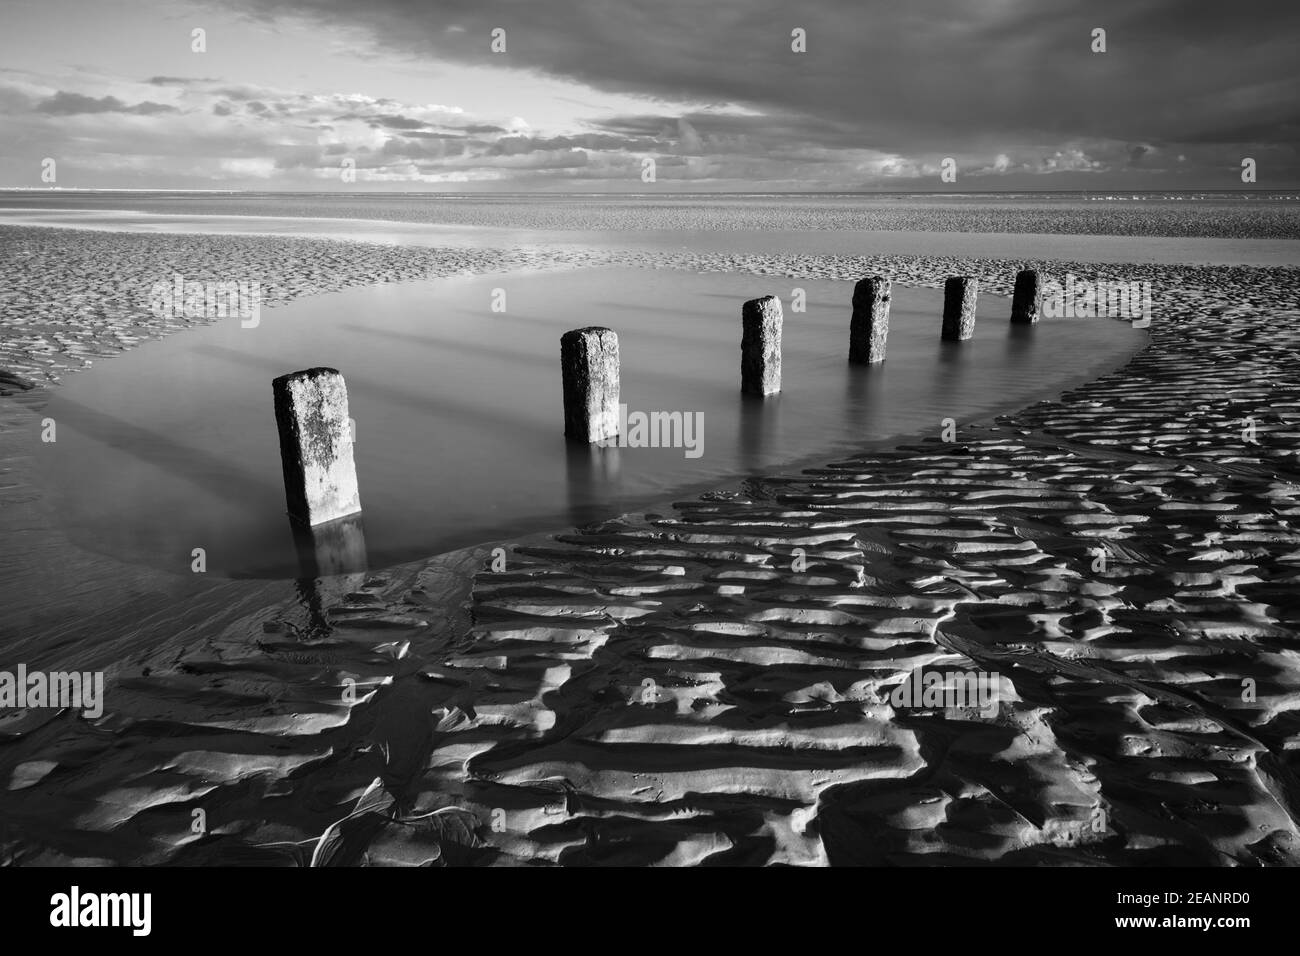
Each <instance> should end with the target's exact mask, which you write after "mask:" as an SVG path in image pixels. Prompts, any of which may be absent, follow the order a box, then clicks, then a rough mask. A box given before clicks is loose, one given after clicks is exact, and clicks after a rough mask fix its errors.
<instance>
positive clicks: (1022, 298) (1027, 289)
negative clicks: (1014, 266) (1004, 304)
mask: <svg viewBox="0 0 1300 956" xmlns="http://www.w3.org/2000/svg"><path fill="white" fill-rule="evenodd" d="M1042 303H1043V285H1042V280H1041V278H1040V276H1039V275H1038V270H1036V269H1022V270H1021V271H1020V272H1017V273H1016V291H1015V294H1014V295H1013V296H1012V297H1011V321H1012V322H1015V323H1017V324H1023V325H1030V324H1033V323H1034V322H1037V321H1038V314H1039V311H1040V310H1041V308H1042Z"/></svg>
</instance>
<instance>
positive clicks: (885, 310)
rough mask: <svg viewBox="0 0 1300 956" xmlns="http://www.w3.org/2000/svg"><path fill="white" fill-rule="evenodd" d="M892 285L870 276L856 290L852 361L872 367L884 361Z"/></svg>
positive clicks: (851, 345) (850, 324)
mask: <svg viewBox="0 0 1300 956" xmlns="http://www.w3.org/2000/svg"><path fill="white" fill-rule="evenodd" d="M889 296H890V282H889V280H888V279H886V278H884V277H883V276H869V277H868V278H866V279H863V280H861V281H860V282H858V284H857V285H855V286H854V287H853V318H851V319H850V320H849V361H850V362H852V363H853V364H854V365H873V364H875V363H876V362H883V361H884V360H885V344H886V342H885V340H886V338H888V336H889Z"/></svg>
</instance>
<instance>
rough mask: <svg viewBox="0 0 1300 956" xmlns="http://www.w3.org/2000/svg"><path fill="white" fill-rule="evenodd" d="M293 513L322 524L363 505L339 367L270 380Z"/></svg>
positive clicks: (355, 511) (301, 518) (296, 373)
mask: <svg viewBox="0 0 1300 956" xmlns="http://www.w3.org/2000/svg"><path fill="white" fill-rule="evenodd" d="M271 390H272V392H273V393H274V395H275V423H276V426H277V428H278V429H279V432H280V462H281V464H282V465H283V466H284V493H285V498H286V500H287V502H288V505H289V516H290V517H291V518H293V519H294V520H296V521H300V522H302V523H304V524H307V525H318V524H323V523H325V522H326V521H333V520H334V519H335V518H342V517H345V516H346V515H351V514H356V513H357V512H359V511H360V510H361V498H360V495H359V493H358V490H357V470H356V465H355V463H354V462H353V460H352V428H351V424H350V419H349V416H348V389H347V386H346V385H345V384H344V382H343V376H342V375H340V374H339V372H338V370H337V369H332V368H309V369H306V370H305V371H302V372H293V373H292V374H289V375H281V376H280V377H279V378H277V379H275V380H274V381H273V382H272V383H271Z"/></svg>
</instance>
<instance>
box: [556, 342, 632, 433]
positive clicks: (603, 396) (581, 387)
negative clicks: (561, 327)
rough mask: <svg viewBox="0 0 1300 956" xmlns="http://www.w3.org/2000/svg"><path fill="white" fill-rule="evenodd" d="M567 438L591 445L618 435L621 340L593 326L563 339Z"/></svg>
mask: <svg viewBox="0 0 1300 956" xmlns="http://www.w3.org/2000/svg"><path fill="white" fill-rule="evenodd" d="M560 368H561V373H562V376H563V386H564V434H565V437H567V438H571V439H573V440H574V441H581V442H586V443H588V444H591V443H592V442H598V441H604V440H605V439H607V438H613V437H615V436H616V435H618V336H617V335H615V334H614V332H613V331H612V330H611V329H603V328H600V327H598V326H592V327H590V328H585V329H574V330H573V331H571V332H565V333H564V334H563V335H562V336H560Z"/></svg>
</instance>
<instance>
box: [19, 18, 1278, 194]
mask: <svg viewBox="0 0 1300 956" xmlns="http://www.w3.org/2000/svg"><path fill="white" fill-rule="evenodd" d="M1298 26H1300V0H1235V2H1225V0H1086V2H1080V0H888V2H884V0H779V2H778V0H227V2H225V3H222V4H220V5H216V4H212V3H200V2H188V0H179V2H178V0H131V2H125V0H77V2H73V0H2V5H0V130H3V133H2V134H0V186H3V187H31V188H46V187H48V186H50V185H57V186H59V187H62V188H131V189H265V190H313V191H314V190H331V189H344V188H346V189H349V190H359V191H364V190H420V191H428V190H437V191H466V192H483V191H508V192H516V191H529V190H539V191H567V192H606V191H614V192H617V191H627V192H646V191H653V190H664V191H740V192H746V191H779V190H844V191H848V190H902V191H929V190H933V191H938V192H942V191H967V190H997V189H1006V190H1024V189H1098V190H1108V189H1157V190H1158V189H1233V188H1242V187H1243V185H1244V184H1243V181H1242V170H1243V166H1242V163H1243V160H1245V159H1252V160H1254V170H1255V183H1254V184H1253V185H1254V186H1255V187H1257V188H1264V189H1268V188H1276V189H1292V188H1296V187H1297V186H1300V151H1298V150H1297V139H1298V138H1300V118H1298V114H1300V106H1298V105H1297V104H1300V97H1298V96H1297V94H1298V93H1300V66H1297V63H1298V62H1300V57H1297V56H1296V55H1295V45H1296V40H1295V37H1296V32H1297V27H1298ZM1098 30H1101V31H1104V34H1098V33H1097V31H1098ZM195 31H201V33H200V34H198V36H199V37H200V38H201V42H200V41H199V40H196V33H195ZM494 38H495V39H494ZM1103 44H1104V49H1099V47H1100V46H1102V45H1103ZM200 47H201V49H200ZM945 160H951V163H950V164H945ZM50 161H52V163H51V162H50ZM649 161H652V162H653V166H652V169H653V176H654V178H653V181H648V180H647V178H646V177H647V175H648V174H649V172H650V169H651V164H650V162H649ZM945 169H949V170H951V174H950V176H949V177H948V178H947V179H945V178H944V175H943V173H944V171H945ZM51 175H52V176H53V179H54V181H53V183H51V182H50V181H49V177H50V176H51ZM43 177H44V178H43ZM954 177H955V178H954Z"/></svg>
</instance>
